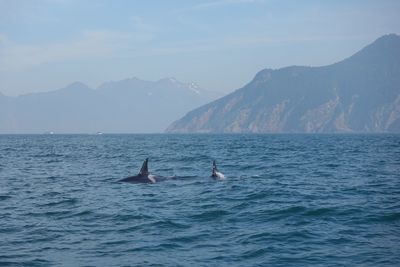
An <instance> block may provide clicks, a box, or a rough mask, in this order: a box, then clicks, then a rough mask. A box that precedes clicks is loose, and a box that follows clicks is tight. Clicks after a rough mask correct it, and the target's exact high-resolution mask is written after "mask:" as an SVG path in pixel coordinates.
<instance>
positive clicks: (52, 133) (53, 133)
mask: <svg viewBox="0 0 400 267" xmlns="http://www.w3.org/2000/svg"><path fill="white" fill-rule="evenodd" d="M44 134H54V132H51V131H50V132H45V133H44Z"/></svg>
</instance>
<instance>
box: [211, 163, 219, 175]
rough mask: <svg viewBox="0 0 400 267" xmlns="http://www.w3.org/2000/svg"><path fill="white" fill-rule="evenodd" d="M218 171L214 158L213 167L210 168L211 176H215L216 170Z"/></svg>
mask: <svg viewBox="0 0 400 267" xmlns="http://www.w3.org/2000/svg"><path fill="white" fill-rule="evenodd" d="M217 171H218V169H217V163H216V162H215V160H214V161H213V168H212V175H211V176H213V177H214V176H216V175H217V174H216V172H217Z"/></svg>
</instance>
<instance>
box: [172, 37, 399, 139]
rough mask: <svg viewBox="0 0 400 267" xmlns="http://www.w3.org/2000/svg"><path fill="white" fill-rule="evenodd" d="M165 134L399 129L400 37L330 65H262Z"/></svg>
mask: <svg viewBox="0 0 400 267" xmlns="http://www.w3.org/2000/svg"><path fill="white" fill-rule="evenodd" d="M166 132H169V133H213V132H216V133H279V132H287V133H292V132H299V133H320V132H324V133H330V132H334V133H337V132H400V37H399V36H398V35H395V34H390V35H385V36H383V37H381V38H379V39H377V40H376V41H375V42H373V43H372V44H370V45H368V46H366V47H365V48H363V49H362V50H361V51H359V52H358V53H356V54H354V55H353V56H351V57H349V58H347V59H345V60H343V61H341V62H338V63H335V64H332V65H329V66H323V67H304V66H291V67H286V68H282V69H277V70H272V69H264V70H262V71H260V72H259V73H257V75H256V76H255V77H254V79H253V80H252V81H251V82H250V83H249V84H247V85H246V86H244V87H243V88H241V89H239V90H236V91H235V92H233V93H231V94H229V95H227V96H225V97H222V98H220V99H218V100H215V101H213V102H212V103H209V104H206V105H204V106H202V107H199V108H197V109H195V110H193V111H191V112H189V113H188V114H187V115H185V116H184V117H183V118H181V119H179V120H177V121H175V122H174V123H173V124H171V125H170V126H169V127H168V128H167V130H166Z"/></svg>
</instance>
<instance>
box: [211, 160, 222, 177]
mask: <svg viewBox="0 0 400 267" xmlns="http://www.w3.org/2000/svg"><path fill="white" fill-rule="evenodd" d="M211 178H213V179H215V180H223V179H225V175H224V174H223V173H222V172H219V171H218V169H217V164H216V163H215V160H214V161H213V168H212V173H211Z"/></svg>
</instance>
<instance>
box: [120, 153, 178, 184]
mask: <svg viewBox="0 0 400 267" xmlns="http://www.w3.org/2000/svg"><path fill="white" fill-rule="evenodd" d="M148 162H149V159H148V158H146V159H145V160H144V162H143V165H142V168H140V171H139V173H138V174H137V175H134V176H129V177H126V178H124V179H121V180H119V181H118V182H125V183H135V184H154V183H157V182H160V181H163V180H166V179H167V178H165V177H162V176H156V175H152V174H150V172H149V168H148ZM171 178H173V177H171Z"/></svg>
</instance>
